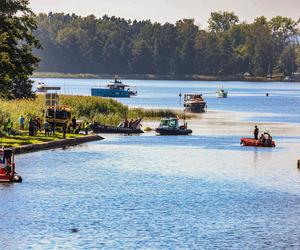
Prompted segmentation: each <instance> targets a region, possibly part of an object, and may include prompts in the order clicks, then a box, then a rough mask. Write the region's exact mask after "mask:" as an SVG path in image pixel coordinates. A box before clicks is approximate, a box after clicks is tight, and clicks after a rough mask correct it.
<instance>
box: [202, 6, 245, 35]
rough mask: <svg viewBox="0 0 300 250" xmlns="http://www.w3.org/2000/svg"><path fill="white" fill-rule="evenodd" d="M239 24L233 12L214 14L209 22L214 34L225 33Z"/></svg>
mask: <svg viewBox="0 0 300 250" xmlns="http://www.w3.org/2000/svg"><path fill="white" fill-rule="evenodd" d="M238 22H239V18H238V17H237V16H236V15H235V14H234V13H233V12H227V11H225V12H212V13H211V14H210V18H209V20H208V27H209V29H210V30H211V31H213V32H224V31H227V30H229V29H230V28H231V27H232V26H234V25H235V24H237V23H238Z"/></svg>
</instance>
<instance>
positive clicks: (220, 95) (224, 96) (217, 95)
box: [216, 92, 228, 98]
mask: <svg viewBox="0 0 300 250" xmlns="http://www.w3.org/2000/svg"><path fill="white" fill-rule="evenodd" d="M227 94H228V93H227V92H223V93H218V92H217V93H216V97H217V98H227Z"/></svg>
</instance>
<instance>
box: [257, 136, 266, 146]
mask: <svg viewBox="0 0 300 250" xmlns="http://www.w3.org/2000/svg"><path fill="white" fill-rule="evenodd" d="M259 141H260V142H262V143H263V144H265V143H266V137H265V135H264V134H261V136H260V137H259Z"/></svg>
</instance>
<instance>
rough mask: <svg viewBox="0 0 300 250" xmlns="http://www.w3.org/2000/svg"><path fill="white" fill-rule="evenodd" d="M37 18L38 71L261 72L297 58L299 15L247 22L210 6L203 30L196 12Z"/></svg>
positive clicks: (290, 67)
mask: <svg viewBox="0 0 300 250" xmlns="http://www.w3.org/2000/svg"><path fill="white" fill-rule="evenodd" d="M36 21H37V25H38V29H37V30H36V31H35V35H36V37H37V38H38V39H39V40H40V42H41V44H42V46H43V48H44V49H43V50H38V51H36V54H37V55H38V56H39V57H41V59H42V60H41V62H40V65H39V71H42V72H61V73H92V74H97V73H109V74H122V73H123V74H163V75H166V74H174V75H175V74H176V75H177V74H199V75H235V74H243V73H245V72H249V73H250V74H252V75H254V76H266V75H268V74H273V73H275V72H276V73H281V74H284V75H292V73H293V72H295V71H296V69H297V64H300V62H299V61H300V49H299V44H298V38H299V30H298V29H297V26H298V25H299V22H300V19H299V20H297V21H295V20H292V19H291V18H287V17H281V16H277V17H274V18H272V19H271V20H269V21H268V20H267V19H266V18H265V17H258V18H256V19H255V20H254V22H253V23H250V24H248V23H244V22H243V23H241V22H239V18H238V17H237V16H236V15H235V14H234V13H229V12H222V13H221V12H213V13H211V17H210V19H209V20H208V29H207V30H203V29H200V28H199V27H198V26H197V25H195V23H194V20H193V19H183V20H179V21H177V22H176V24H170V23H165V24H160V23H152V22H151V21H149V20H146V21H136V20H134V21H131V20H125V19H123V18H117V17H114V16H112V17H109V16H103V17H102V18H96V17H95V16H93V15H90V16H87V17H81V16H77V15H75V14H72V15H69V14H64V13H49V14H39V15H38V16H37V17H36ZM297 60H298V61H297Z"/></svg>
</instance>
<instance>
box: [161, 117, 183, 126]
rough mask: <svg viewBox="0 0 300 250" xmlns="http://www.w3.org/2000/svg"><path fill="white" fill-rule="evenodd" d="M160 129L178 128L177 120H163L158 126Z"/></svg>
mask: <svg viewBox="0 0 300 250" xmlns="http://www.w3.org/2000/svg"><path fill="white" fill-rule="evenodd" d="M159 127H160V128H179V125H178V119H177V118H173V117H172V118H163V119H161V121H160V124H159Z"/></svg>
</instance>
